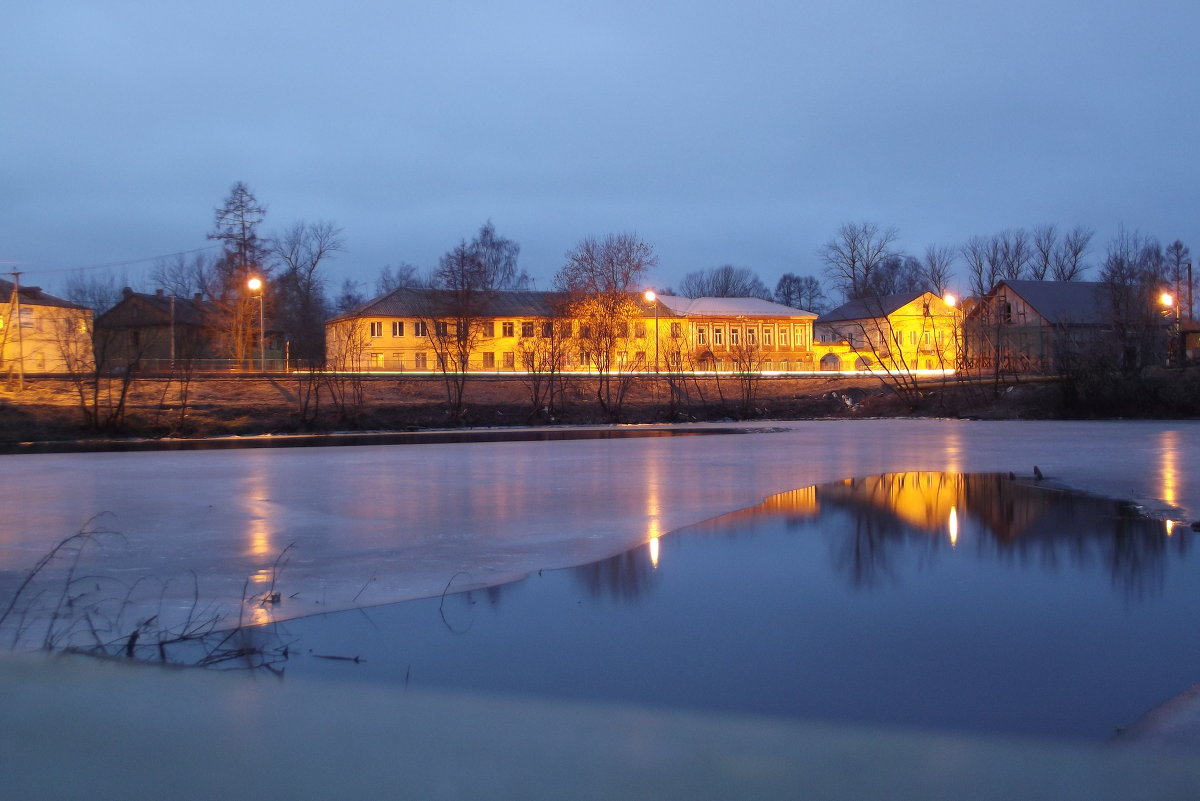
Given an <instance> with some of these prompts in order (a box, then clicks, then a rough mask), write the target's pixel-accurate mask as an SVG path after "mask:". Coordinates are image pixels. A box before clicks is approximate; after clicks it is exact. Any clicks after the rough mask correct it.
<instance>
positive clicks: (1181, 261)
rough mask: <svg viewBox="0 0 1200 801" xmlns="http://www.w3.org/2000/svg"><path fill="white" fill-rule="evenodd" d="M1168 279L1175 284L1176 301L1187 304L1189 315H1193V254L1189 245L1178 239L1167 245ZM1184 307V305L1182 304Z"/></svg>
mask: <svg viewBox="0 0 1200 801" xmlns="http://www.w3.org/2000/svg"><path fill="white" fill-rule="evenodd" d="M1165 259H1166V272H1167V279H1168V280H1169V281H1170V282H1171V283H1172V284H1173V285H1174V291H1175V302H1176V303H1179V304H1184V303H1186V304H1187V309H1186V312H1187V316H1188V317H1189V318H1190V317H1191V316H1192V308H1191V301H1192V292H1193V289H1194V287H1193V286H1192V285H1191V284H1190V283H1189V279H1190V276H1191V271H1190V268H1191V266H1192V254H1191V251H1190V250H1189V249H1188V246H1187V245H1185V244H1183V242H1181V241H1179V240H1178V239H1176V240H1175V241H1174V242H1172V243H1171V244H1170V245H1167V250H1166V254H1165ZM1180 308H1181V309H1182V308H1183V306H1182V305H1181V306H1180Z"/></svg>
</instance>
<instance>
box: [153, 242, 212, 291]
mask: <svg viewBox="0 0 1200 801" xmlns="http://www.w3.org/2000/svg"><path fill="white" fill-rule="evenodd" d="M150 279H151V280H152V281H153V282H154V284H155V286H156V287H157V288H159V289H162V290H163V291H164V292H166V293H167V294H168V295H174V296H175V297H177V298H190V297H193V296H194V295H197V294H199V295H203V296H205V297H207V298H209V299H214V298H216V297H217V296H218V295H219V294H220V293H219V291H218V288H217V276H216V260H215V259H214V258H213V256H212V255H211V254H209V253H204V252H200V253H192V254H190V255H189V254H186V253H179V254H176V255H174V256H171V257H168V258H165V259H159V260H158V261H157V262H155V264H154V268H153V269H152V270H151V272H150Z"/></svg>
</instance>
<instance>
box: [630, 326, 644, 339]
mask: <svg viewBox="0 0 1200 801" xmlns="http://www.w3.org/2000/svg"><path fill="white" fill-rule="evenodd" d="M633 335H634V337H636V338H637V339H645V338H646V324H645V323H634V324H633Z"/></svg>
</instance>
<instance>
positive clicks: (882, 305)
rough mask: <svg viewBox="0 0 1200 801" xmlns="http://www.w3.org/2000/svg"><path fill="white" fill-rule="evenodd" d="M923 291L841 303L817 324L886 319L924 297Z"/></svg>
mask: <svg viewBox="0 0 1200 801" xmlns="http://www.w3.org/2000/svg"><path fill="white" fill-rule="evenodd" d="M924 294H925V292H924V291H917V292H901V293H899V294H896V295H882V296H880V297H870V298H859V299H858V300H852V301H850V302H849V303H843V304H842V305H841V306H838V307H837V308H836V309H833V310H832V311H827V312H825V313H824V314H822V315H821V316H820V317H818V318H817V323H818V324H820V323H840V322H845V321H847V320H871V319H874V318H876V317H887V316H888V315H889V314H891V313H892V312H894V311H896V310H897V309H900V308H903V307H904V306H907V305H908V304H910V303H912V302H913V301H914V300H916V299H917V298H919V297H921V296H922V295H924Z"/></svg>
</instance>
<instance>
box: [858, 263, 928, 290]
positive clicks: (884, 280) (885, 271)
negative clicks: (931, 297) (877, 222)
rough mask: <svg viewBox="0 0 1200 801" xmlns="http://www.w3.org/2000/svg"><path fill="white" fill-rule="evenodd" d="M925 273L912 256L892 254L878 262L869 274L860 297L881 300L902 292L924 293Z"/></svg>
mask: <svg viewBox="0 0 1200 801" xmlns="http://www.w3.org/2000/svg"><path fill="white" fill-rule="evenodd" d="M925 289H926V283H925V271H924V268H922V266H921V262H919V261H917V260H916V259H914V258H913V257H912V256H901V255H899V254H893V255H891V256H888V257H887V258H885V259H883V260H882V261H880V263H879V266H878V267H876V268H875V270H873V271H872V272H871V277H870V279H868V281H867V283H866V286H865V287H864V292H865V294H864V295H862V297H869V298H881V297H885V296H887V295H898V294H900V293H902V292H910V291H912V292H924V291H925Z"/></svg>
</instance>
